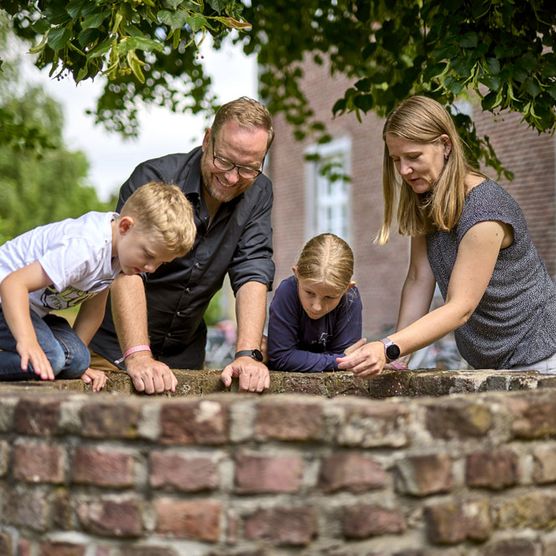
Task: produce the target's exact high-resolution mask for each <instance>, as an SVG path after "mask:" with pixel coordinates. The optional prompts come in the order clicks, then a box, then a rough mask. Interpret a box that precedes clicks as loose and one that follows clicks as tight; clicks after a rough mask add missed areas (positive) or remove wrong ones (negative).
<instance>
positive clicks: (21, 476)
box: [13, 442, 65, 483]
mask: <svg viewBox="0 0 556 556" xmlns="http://www.w3.org/2000/svg"><path fill="white" fill-rule="evenodd" d="M13 454H14V456H13V457H14V464H13V474H14V477H15V478H16V479H17V480H19V481H26V482H28V483H62V482H63V481H64V465H65V451H64V447H63V446H60V445H57V444H48V443H45V442H24V443H23V442H22V443H20V444H17V445H16V446H15V447H14V450H13Z"/></svg>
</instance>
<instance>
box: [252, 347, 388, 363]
mask: <svg viewBox="0 0 556 556" xmlns="http://www.w3.org/2000/svg"><path fill="white" fill-rule="evenodd" d="M398 351H399V350H398ZM251 357H253V359H254V360H255V361H262V360H263V354H262V353H261V352H260V351H259V350H258V349H254V350H253V351H252V352H251Z"/></svg>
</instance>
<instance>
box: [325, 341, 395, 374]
mask: <svg viewBox="0 0 556 556" xmlns="http://www.w3.org/2000/svg"><path fill="white" fill-rule="evenodd" d="M356 343H357V342H356ZM354 345H355V344H354ZM348 349H349V348H348ZM336 361H337V362H338V369H340V370H346V371H351V372H352V373H353V374H354V375H355V376H357V377H361V378H364V377H367V376H374V375H377V374H379V373H380V372H381V371H382V369H383V368H384V365H385V363H386V354H385V352H384V344H383V343H382V342H369V343H368V344H364V345H363V346H361V347H359V348H357V349H356V350H355V351H353V352H351V353H349V354H346V356H345V357H338V359H336Z"/></svg>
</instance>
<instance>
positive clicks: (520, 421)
mask: <svg viewBox="0 0 556 556" xmlns="http://www.w3.org/2000/svg"><path fill="white" fill-rule="evenodd" d="M508 408H509V409H510V411H511V414H512V415H511V416H512V417H513V421H512V428H511V431H512V434H513V437H514V438H518V439H525V440H533V439H537V438H547V437H551V436H556V399H555V398H554V396H553V395H552V394H551V393H550V392H549V393H547V394H545V395H543V396H542V397H541V396H540V395H538V396H535V397H532V396H527V397H525V396H524V397H519V398H509V399H508Z"/></svg>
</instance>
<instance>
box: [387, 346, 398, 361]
mask: <svg viewBox="0 0 556 556" xmlns="http://www.w3.org/2000/svg"><path fill="white" fill-rule="evenodd" d="M399 356H400V348H399V347H398V346H397V345H396V344H390V345H389V346H388V347H387V348H386V357H388V360H389V361H394V360H395V359H397V358H398V357H399Z"/></svg>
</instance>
